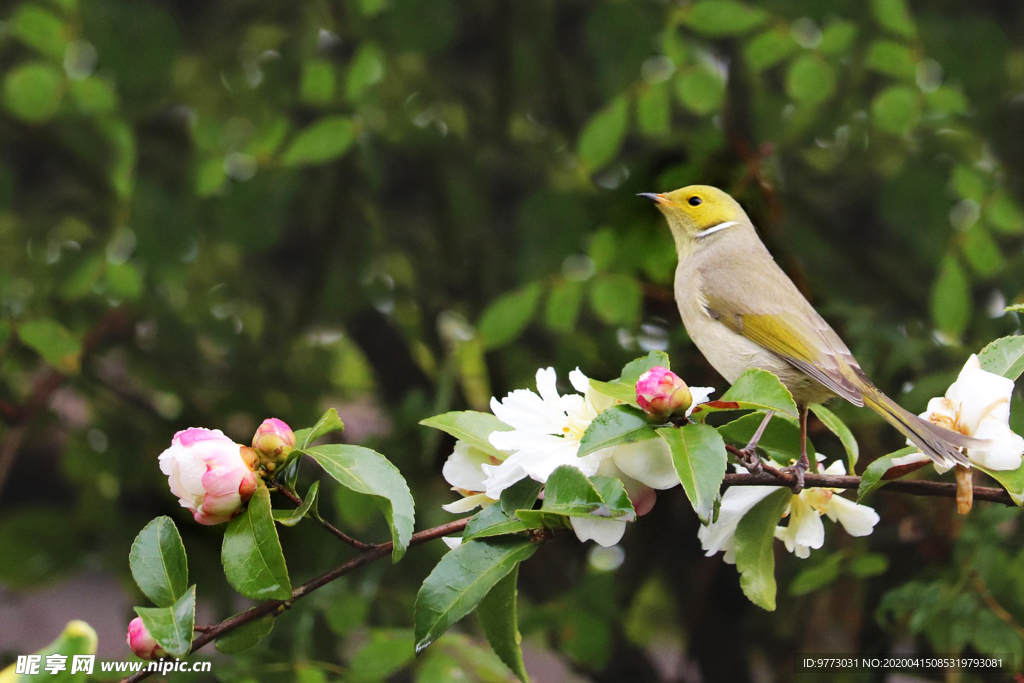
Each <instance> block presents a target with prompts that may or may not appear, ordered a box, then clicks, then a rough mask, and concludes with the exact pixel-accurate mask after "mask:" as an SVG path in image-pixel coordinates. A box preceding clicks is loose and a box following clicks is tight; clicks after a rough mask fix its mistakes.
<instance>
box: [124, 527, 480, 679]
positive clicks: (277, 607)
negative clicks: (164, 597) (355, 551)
mask: <svg viewBox="0 0 1024 683" xmlns="http://www.w3.org/2000/svg"><path fill="white" fill-rule="evenodd" d="M469 519H470V518H469V517H464V518H463V519H457V520H455V521H454V522H448V523H447V524H442V525H441V526H435V527H433V528H431V529H426V530H424V531H420V532H417V533H415V534H413V535H412V539H411V540H410V541H409V546H410V547H411V546H414V545H420V544H421V543H426V542H427V541H433V540H435V539H438V538H441V537H442V536H448V535H450V534H454V533H457V532H459V531H462V530H463V529H465V528H466V524H467V523H468V522H469ZM391 546H392V544H391V543H390V542H388V543H380V544H378V545H374V546H373V547H371V548H370V549H369V550H366V551H364V552H363V553H362V554H360V555H357V556H356V557H353V558H352V559H351V560H349V561H348V562H343V563H342V564H339V565H338V566H337V567H335V568H334V569H332V570H330V571H328V572H325V573H323V574H321V575H320V576H318V577H316V578H314V579H310V580H309V581H307V582H306V583H304V584H302V585H301V586H299V587H298V588H296V589H295V590H293V591H292V597H291V598H289V599H288V600H268V601H267V602H264V603H261V604H259V605H256V606H255V607H252V608H250V609H247V610H246V611H244V612H241V613H239V614H236V615H235V616H233V617H230V618H228V619H225V620H224V621H222V622H220V623H219V624H214V625H212V626H209V627H207V628H206V629H204V630H203V631H202V632H201V633H200V634H199V637H198V638H196V639H195V640H193V641H192V648H191V649H190V650H189V654H192V653H193V652H195V651H196V650H198V649H199V648H201V647H203V646H205V645H208V644H209V643H210V642H211V641H214V640H216V639H217V638H219V637H221V636H222V635H224V634H225V633H228V632H229V631H233V630H234V629H236V628H238V627H239V626H243V625H244V624H248V623H249V622H251V621H255V620H257V619H259V618H260V617H265V616H267V615H269V614H273V615H275V616H276V615H278V614H281V613H282V612H284V611H285V610H286V609H288V608H289V607H291V606H292V603H293V602H295V601H296V600H298V599H299V598H302V597H304V596H306V595H309V594H310V593H312V592H313V591H315V590H316V589H317V588H322V587H323V586H326V585H327V584H329V583H330V582H331V581H334V580H335V579H338V578H340V577H342V576H344V575H345V574H348V573H349V572H351V571H353V570H355V569H358V568H359V567H362V566H363V565H364V564H369V563H371V562H373V561H375V560H379V559H381V558H382V557H387V556H388V555H390V554H391ZM154 673H156V672H155V671H145V670H144V671H140V672H139V673H137V674H133V675H131V676H128V677H127V678H123V679H121V683H135V682H136V681H141V680H144V679H146V678H149V677H150V676H152V675H153V674H154Z"/></svg>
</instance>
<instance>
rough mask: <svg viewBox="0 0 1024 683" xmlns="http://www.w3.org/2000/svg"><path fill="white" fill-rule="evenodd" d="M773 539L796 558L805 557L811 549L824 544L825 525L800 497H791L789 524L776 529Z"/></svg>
mask: <svg viewBox="0 0 1024 683" xmlns="http://www.w3.org/2000/svg"><path fill="white" fill-rule="evenodd" d="M775 538H778V539H779V540H781V541H782V542H784V543H785V544H786V550H788V551H789V552H791V553H795V554H796V556H797V557H807V556H808V555H810V549H811V548H820V547H821V546H822V545H824V543H825V525H824V524H822V522H821V517H819V516H818V513H817V512H816V511H815V510H814V508H812V507H811V506H810V505H808V504H807V501H805V500H804V499H803V497H802V496H799V495H798V496H793V501H792V503H791V504H790V508H789V524H788V525H787V526H785V527H781V526H780V527H776V529H775Z"/></svg>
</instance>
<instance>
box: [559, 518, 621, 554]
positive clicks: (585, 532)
mask: <svg viewBox="0 0 1024 683" xmlns="http://www.w3.org/2000/svg"><path fill="white" fill-rule="evenodd" d="M569 522H570V523H571V524H572V529H573V531H575V532H576V537H577V538H579V539H580V541H581V542H583V541H589V540H591V539H593V540H594V541H596V542H597V544H598V545H601V546H603V547H605V548H610V547H612V546H613V545H615V544H616V543H618V542H619V541H620V540H622V535H623V534H624V533H626V523H625V522H620V521H619V520H617V519H602V518H600V517H593V516H591V517H570V518H569Z"/></svg>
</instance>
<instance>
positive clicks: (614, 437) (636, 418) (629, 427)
mask: <svg viewBox="0 0 1024 683" xmlns="http://www.w3.org/2000/svg"><path fill="white" fill-rule="evenodd" d="M656 437H657V433H656V432H655V431H654V429H653V428H652V427H651V425H650V423H649V422H648V421H647V416H646V415H645V414H644V412H643V411H642V410H640V409H639V408H634V407H633V406H612V407H611V408H608V409H607V410H605V411H603V412H601V413H600V414H599V415H598V416H597V417H595V418H594V420H593V421H592V422H591V423H590V426H588V427H587V431H585V432H584V433H583V438H582V439H581V440H580V448H579V451H577V453H576V454H577V455H578V456H579V457H581V458H582V457H583V456H585V455H590V454H591V453H594V452H596V451H599V450H601V449H603V448H610V447H612V446H619V445H622V444H627V443H636V442H637V441H646V440H647V439H653V438H656Z"/></svg>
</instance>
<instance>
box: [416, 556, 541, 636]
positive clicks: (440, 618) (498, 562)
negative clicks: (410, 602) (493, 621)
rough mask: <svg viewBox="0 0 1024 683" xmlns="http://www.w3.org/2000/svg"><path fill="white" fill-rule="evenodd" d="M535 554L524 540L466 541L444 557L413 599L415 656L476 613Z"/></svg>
mask: <svg viewBox="0 0 1024 683" xmlns="http://www.w3.org/2000/svg"><path fill="white" fill-rule="evenodd" d="M536 550H537V546H536V545H534V544H533V543H531V542H530V541H529V539H526V538H514V537H502V538H485V539H480V540H478V541H468V542H466V543H463V544H462V545H460V546H458V547H457V548H455V549H454V550H452V551H451V552H449V553H447V554H445V555H444V556H443V557H442V558H441V561H440V562H438V563H437V566H435V567H434V569H433V571H431V572H430V575H429V576H428V577H427V578H426V580H425V581H424V582H423V586H422V587H420V590H419V593H417V595H416V607H415V622H416V630H415V631H416V652H417V653H420V652H422V651H423V650H424V649H425V648H426V647H427V646H429V645H430V644H431V643H433V642H434V641H435V640H437V638H439V637H440V636H441V634H442V633H444V632H445V631H447V630H448V628H449V627H451V625H452V624H454V623H456V622H457V621H459V620H460V619H462V618H463V617H464V616H466V615H467V614H469V613H470V612H472V611H473V610H474V609H476V607H477V605H478V604H480V601H481V600H483V599H484V596H486V595H487V593H489V592H490V591H491V589H492V588H493V587H494V586H495V585H496V584H497V583H498V582H499V581H501V580H502V579H503V578H505V577H506V576H507V575H508V574H509V573H510V572H511V571H512V570H513V569H515V567H516V566H517V565H518V564H519V563H520V562H522V561H523V560H526V559H528V558H529V557H530V556H531V555H533V553H534V552H535V551H536Z"/></svg>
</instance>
